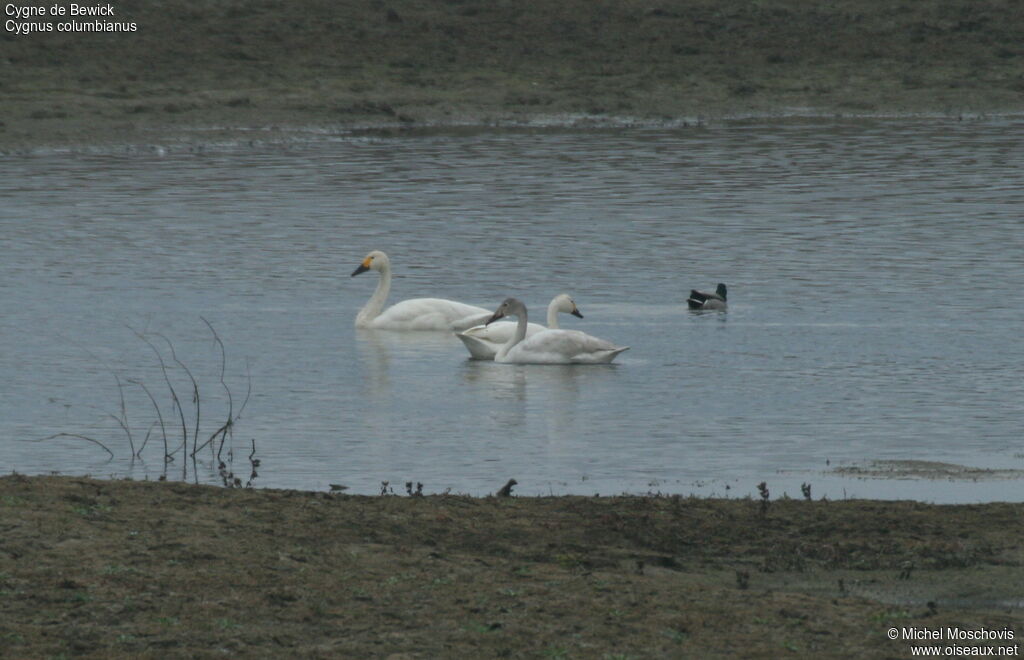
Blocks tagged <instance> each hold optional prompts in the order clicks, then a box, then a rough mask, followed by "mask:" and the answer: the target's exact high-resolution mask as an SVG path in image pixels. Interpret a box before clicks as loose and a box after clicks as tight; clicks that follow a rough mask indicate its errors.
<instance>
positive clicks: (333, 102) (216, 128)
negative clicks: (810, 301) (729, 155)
mask: <svg viewBox="0 0 1024 660" xmlns="http://www.w3.org/2000/svg"><path fill="white" fill-rule="evenodd" d="M41 5H42V3H40V6H41ZM48 6H49V5H47V7H48ZM110 6H111V7H112V8H113V14H112V15H110V16H89V17H84V18H71V17H70V16H60V17H56V18H55V17H51V16H41V17H40V16H31V17H28V18H25V19H21V18H18V17H11V16H8V17H5V18H7V19H8V20H9V21H12V24H11V26H8V27H7V28H5V29H3V30H0V44H2V49H0V53H2V55H0V96H2V98H3V108H4V112H3V114H2V117H0V149H4V150H19V149H24V148H31V147H35V146H38V145H67V144H72V145H75V144H77V145H81V144H91V143H96V142H115V143H130V144H139V143H141V144H151V143H162V142H165V141H167V140H174V139H179V140H185V141H191V142H200V143H202V142H211V141H216V140H218V139H222V138H231V139H245V140H254V139H256V140H263V139H276V138H280V137H282V136H288V135H294V131H299V133H300V134H303V133H302V132H303V131H307V130H309V129H310V128H311V127H312V128H316V129H317V130H321V131H341V130H348V129H351V128H353V127H360V126H362V127H365V126H371V127H381V126H385V127H398V128H402V127H418V126H419V127H422V126H436V125H453V124H462V123H469V124H473V125H509V124H517V123H523V122H525V123H529V122H533V121H544V122H554V123H556V124H559V125H573V124H577V123H582V124H584V125H588V124H592V123H602V122H609V123H626V124H629V123H631V122H647V123H652V122H653V123H658V122H666V123H673V122H692V121H695V120H701V121H703V120H713V119H715V118H720V117H734V116H746V115H751V114H754V115H775V114H787V113H794V112H795V113H798V114H799V113H809V114H817V115H827V116H830V115H832V114H841V115H863V114H867V115H874V114H906V113H922V112H923V113H938V114H942V115H946V116H950V115H952V116H957V115H960V114H971V113H973V114H978V113H989V112H1020V111H1021V110H1022V109H1024V77H1022V62H1024V47H1022V45H1021V44H1024V12H1021V11H1020V10H1019V7H1018V5H1017V3H1014V2H1008V1H1005V0H947V1H945V2H882V1H879V0H843V1H841V2H832V3H819V4H817V5H814V6H811V5H808V4H807V3H806V2H797V1H795V0H787V1H780V2H771V3H751V2H748V1H746V0H664V1H662V2H653V3H652V2H646V1H645V2H636V1H632V0H630V1H620V0H614V1H612V0H606V1H601V2H593V1H591V0H544V1H542V2H535V3H530V4H528V5H527V4H522V3H495V2H485V1H482V0H448V1H446V2H433V3H422V2H416V1H415V0H393V1H392V2H386V3H382V2H377V1H375V0H374V1H371V0H351V1H348V2H343V3H336V2H326V1H324V0H298V1H296V2H291V3H288V4H287V5H282V4H280V3H271V2H247V3H238V2H233V1H230V0H215V1H213V2H207V3H202V4H197V3H195V2H186V1H185V0H161V1H160V2H157V1H155V0H142V1H140V2H133V3H113V4H111V5H110ZM69 22H76V24H77V23H80V24H83V25H84V24H85V23H90V24H92V23H101V24H104V25H108V26H114V27H118V28H119V29H120V27H123V26H131V27H132V28H133V29H131V30H127V31H125V30H121V31H106V30H101V31H97V32H84V31H70V32H69V31H60V30H57V29H56V27H55V29H54V30H52V31H46V30H45V29H40V28H39V26H35V27H33V29H32V30H29V31H27V33H19V28H17V26H16V25H14V23H19V24H20V23H26V24H27V23H33V24H37V23H44V24H45V23H49V24H52V25H54V26H59V25H63V24H66V23H69ZM12 26H13V27H12ZM22 32H24V30H22Z"/></svg>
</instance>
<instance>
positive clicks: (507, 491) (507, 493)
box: [498, 479, 519, 497]
mask: <svg viewBox="0 0 1024 660" xmlns="http://www.w3.org/2000/svg"><path fill="white" fill-rule="evenodd" d="M518 484H519V482H518V481H516V480H515V479H509V480H508V483H506V484H505V485H504V486H502V487H501V490H499V491H498V497H511V495H512V486H516V485H518Z"/></svg>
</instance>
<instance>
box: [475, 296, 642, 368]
mask: <svg viewBox="0 0 1024 660" xmlns="http://www.w3.org/2000/svg"><path fill="white" fill-rule="evenodd" d="M506 316H515V317H516V318H517V319H518V321H517V322H516V329H515V333H514V334H513V335H512V337H511V338H510V339H509V340H508V341H507V342H506V343H505V344H504V345H503V346H502V347H501V348H500V349H498V352H497V354H496V355H495V356H494V361H495V362H506V363H514V364H606V363H608V362H611V361H612V360H614V359H615V356H616V355H618V354H619V353H621V352H623V351H625V350H628V349H629V346H616V345H614V344H612V343H611V342H608V341H605V340H604V339H598V338H597V337H593V336H591V335H588V334H586V333H583V332H580V331H579V330H550V329H549V330H542V331H540V332H538V333H536V334H535V335H533V336H531V337H527V336H526V326H527V325H528V323H529V321H528V320H527V318H526V305H524V304H523V303H521V302H520V301H518V300H516V299H515V298H506V299H505V301H504V302H503V303H501V305H499V306H498V309H497V310H496V311H495V312H494V314H493V315H492V316H491V318H490V319H489V320H488V321H487V325H490V324H491V323H493V322H494V321H497V320H498V319H500V318H503V317H506Z"/></svg>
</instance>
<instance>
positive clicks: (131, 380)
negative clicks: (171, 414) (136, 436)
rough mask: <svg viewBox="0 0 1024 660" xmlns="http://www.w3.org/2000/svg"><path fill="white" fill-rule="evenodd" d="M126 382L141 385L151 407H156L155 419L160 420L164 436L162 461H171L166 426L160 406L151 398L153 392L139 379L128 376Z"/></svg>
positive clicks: (147, 436) (147, 435)
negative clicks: (151, 403)
mask: <svg viewBox="0 0 1024 660" xmlns="http://www.w3.org/2000/svg"><path fill="white" fill-rule="evenodd" d="M128 382H129V383H131V384H133V385H138V386H139V387H141V388H142V391H143V392H145V393H146V396H148V397H149V400H150V401H152V402H153V407H154V408H155V409H156V417H157V420H158V421H159V422H160V432H161V433H162V434H163V437H164V463H168V462H170V461H173V460H174V458H173V457H172V456H171V455H170V454H168V453H167V427H166V426H164V416H163V414H162V413H161V412H160V406H158V405H157V403H156V399H155V398H153V393H152V392H150V391H149V388H148V387H146V384H145V383H143V382H142V381H141V380H134V379H131V378H129V379H128ZM146 438H147V440H148V439H149V434H148V433H147V434H146ZM143 446H145V445H143ZM139 451H142V450H141V449H140V450H139Z"/></svg>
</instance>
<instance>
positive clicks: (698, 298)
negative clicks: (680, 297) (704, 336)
mask: <svg viewBox="0 0 1024 660" xmlns="http://www.w3.org/2000/svg"><path fill="white" fill-rule="evenodd" d="M727 295H728V290H727V289H726V288H725V284H722V283H721V282H719V283H718V287H717V288H716V289H715V292H714V293H708V292H707V291H698V290H697V289H690V297H689V298H687V299H686V304H687V305H689V306H690V309H709V310H716V311H719V312H724V311H725V310H726V307H727V303H726V301H725V299H726V296H727Z"/></svg>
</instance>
